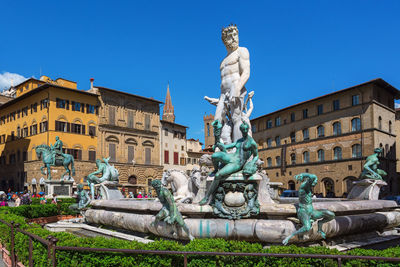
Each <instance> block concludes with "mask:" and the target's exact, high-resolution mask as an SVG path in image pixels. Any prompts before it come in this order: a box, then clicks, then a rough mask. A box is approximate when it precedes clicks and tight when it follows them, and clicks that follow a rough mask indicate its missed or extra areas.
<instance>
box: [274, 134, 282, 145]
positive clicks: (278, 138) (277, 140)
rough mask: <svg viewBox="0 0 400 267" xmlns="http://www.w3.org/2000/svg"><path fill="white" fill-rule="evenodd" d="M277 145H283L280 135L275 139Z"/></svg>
mask: <svg viewBox="0 0 400 267" xmlns="http://www.w3.org/2000/svg"><path fill="white" fill-rule="evenodd" d="M275 145H276V146H280V145H281V137H280V136H279V135H278V136H277V137H275Z"/></svg>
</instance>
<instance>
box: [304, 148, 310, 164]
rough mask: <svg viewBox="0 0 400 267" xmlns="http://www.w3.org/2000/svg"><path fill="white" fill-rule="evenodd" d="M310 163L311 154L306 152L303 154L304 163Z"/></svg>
mask: <svg viewBox="0 0 400 267" xmlns="http://www.w3.org/2000/svg"><path fill="white" fill-rule="evenodd" d="M308 162H310V152H308V151H304V152H303V163H308Z"/></svg>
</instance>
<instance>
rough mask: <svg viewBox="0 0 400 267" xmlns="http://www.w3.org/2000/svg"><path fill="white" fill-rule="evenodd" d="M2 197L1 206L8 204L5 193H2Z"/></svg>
mask: <svg viewBox="0 0 400 267" xmlns="http://www.w3.org/2000/svg"><path fill="white" fill-rule="evenodd" d="M0 199H1V200H0V207H5V206H8V202H7V198H6V197H5V196H4V195H2V196H1V198H0Z"/></svg>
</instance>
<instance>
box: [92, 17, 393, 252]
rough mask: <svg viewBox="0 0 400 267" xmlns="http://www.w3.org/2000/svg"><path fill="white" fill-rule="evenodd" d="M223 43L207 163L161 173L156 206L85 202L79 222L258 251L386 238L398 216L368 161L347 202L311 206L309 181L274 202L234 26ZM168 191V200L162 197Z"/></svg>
mask: <svg viewBox="0 0 400 267" xmlns="http://www.w3.org/2000/svg"><path fill="white" fill-rule="evenodd" d="M222 41H223V43H224V44H225V47H226V49H227V56H226V57H225V58H224V59H223V61H222V63H221V65H220V71H221V92H220V96H219V97H218V98H210V97H205V99H206V100H207V101H209V102H210V103H211V104H213V105H216V111H215V121H214V122H213V127H214V135H215V145H214V146H213V149H214V153H213V154H212V156H211V157H210V156H207V155H205V156H203V157H202V159H201V162H202V164H201V165H202V166H201V168H200V169H194V170H193V171H192V173H191V175H190V177H188V176H187V175H186V174H184V173H181V172H179V171H176V170H167V171H166V172H165V173H164V176H163V179H162V181H161V182H153V186H154V187H155V188H156V189H157V194H158V198H159V200H154V199H150V200H148V199H147V200H146V199H141V200H139V199H122V198H121V199H102V200H94V201H92V202H91V208H90V209H88V210H86V211H85V219H86V221H87V222H88V223H92V224H97V225H107V226H111V227H114V228H122V229H125V230H130V231H132V232H140V233H144V234H150V233H151V234H153V235H156V236H159V237H164V238H173V239H178V240H189V239H192V238H224V239H230V240H233V239H235V240H247V241H254V242H262V243H264V244H282V243H283V244H288V243H289V242H290V243H295V244H300V243H305V244H322V242H324V243H323V244H335V243H336V242H339V241H337V240H342V241H343V240H354V238H355V237H354V235H355V234H359V233H363V234H364V235H366V234H371V235H373V234H376V233H377V232H379V233H384V232H390V231H393V229H394V227H395V226H398V225H399V224H400V211H399V210H398V209H397V205H396V203H395V202H394V201H386V200H378V199H377V195H376V192H377V191H378V193H379V182H381V183H384V182H383V181H382V180H380V179H379V177H378V176H377V175H379V176H380V177H382V176H383V175H384V172H383V171H379V170H378V169H377V168H375V167H376V166H377V163H376V160H375V157H370V158H369V161H368V162H367V163H368V164H366V166H365V169H366V171H365V172H363V175H362V176H361V178H360V179H362V180H361V181H359V182H358V183H359V184H358V185H356V186H355V187H354V188H355V189H353V190H354V192H353V191H352V193H350V194H349V198H347V199H322V201H318V202H315V203H313V201H312V200H313V199H312V197H311V196H312V188H313V187H314V186H315V185H316V184H317V181H318V179H317V177H316V176H315V175H313V174H310V173H302V174H298V175H297V176H296V179H297V180H298V181H300V182H301V183H302V184H301V187H300V190H299V193H300V196H299V199H298V200H295V201H293V202H292V203H283V202H282V201H280V199H279V198H278V197H276V194H274V190H273V188H272V183H271V182H270V181H269V178H268V176H267V175H266V173H265V171H263V170H262V168H261V165H262V161H261V160H259V158H258V151H257V144H256V143H255V142H254V140H253V138H252V133H251V125H250V120H249V116H250V114H251V112H252V110H253V104H252V97H253V95H254V91H252V92H250V93H248V92H247V90H246V88H245V84H246V82H247V80H248V79H249V77H250V56H249V52H248V50H247V49H246V48H244V47H240V46H239V31H238V29H237V27H236V25H230V26H228V27H226V28H223V29H222ZM246 95H247V98H246ZM248 105H250V106H249V107H248ZM374 160H375V161H374ZM374 173H376V174H377V175H375V174H374ZM371 178H372V179H371ZM374 179H375V180H374ZM94 180H96V179H94ZM372 180H373V181H372ZM169 184H171V187H172V194H171V193H169V191H168V190H166V189H165V188H166V186H168V185H169ZM167 192H168V193H167ZM371 192H372V193H371ZM177 226H179V227H177ZM324 239H326V241H323V240H324Z"/></svg>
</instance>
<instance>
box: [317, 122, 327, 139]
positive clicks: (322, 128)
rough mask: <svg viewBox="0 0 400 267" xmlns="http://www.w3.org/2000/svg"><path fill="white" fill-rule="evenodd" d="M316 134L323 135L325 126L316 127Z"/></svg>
mask: <svg viewBox="0 0 400 267" xmlns="http://www.w3.org/2000/svg"><path fill="white" fill-rule="evenodd" d="M317 135H318V137H324V136H325V128H324V126H322V125H320V126H318V127H317Z"/></svg>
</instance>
